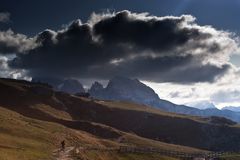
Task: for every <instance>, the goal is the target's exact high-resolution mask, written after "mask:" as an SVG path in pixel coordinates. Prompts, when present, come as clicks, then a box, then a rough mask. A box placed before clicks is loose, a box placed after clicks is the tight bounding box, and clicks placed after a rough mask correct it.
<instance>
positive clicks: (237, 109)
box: [222, 106, 240, 112]
mask: <svg viewBox="0 0 240 160" xmlns="http://www.w3.org/2000/svg"><path fill="white" fill-rule="evenodd" d="M222 110H230V111H234V112H240V107H231V106H229V107H223V108H222Z"/></svg>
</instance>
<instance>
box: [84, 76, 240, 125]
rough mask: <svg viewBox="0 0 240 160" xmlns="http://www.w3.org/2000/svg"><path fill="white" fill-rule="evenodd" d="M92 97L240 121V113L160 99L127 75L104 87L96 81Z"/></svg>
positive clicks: (91, 92) (91, 90)
mask: <svg viewBox="0 0 240 160" xmlns="http://www.w3.org/2000/svg"><path fill="white" fill-rule="evenodd" d="M89 93H90V95H91V96H92V97H94V98H97V99H103V100H119V101H131V102H135V103H138V104H144V105H148V106H151V107H154V108H158V109H161V110H164V111H168V112H174V113H180V114H188V115H197V116H205V117H206V116H220V117H225V118H228V119H231V120H233V121H236V122H240V114H239V113H236V112H233V111H230V110H227V111H224V110H219V109H217V108H214V107H212V108H206V109H197V108H193V107H189V106H185V105H177V104H174V103H172V102H169V101H167V100H163V99H160V98H159V96H158V95H157V94H156V93H155V92H154V90H153V89H152V88H150V87H148V86H146V85H145V84H143V83H141V82H140V81H139V80H137V79H129V78H126V77H114V78H113V79H111V80H110V81H109V83H108V85H107V86H106V87H105V88H104V87H103V86H102V85H101V84H100V83H99V82H95V83H94V84H93V85H92V87H91V88H90V90H89Z"/></svg>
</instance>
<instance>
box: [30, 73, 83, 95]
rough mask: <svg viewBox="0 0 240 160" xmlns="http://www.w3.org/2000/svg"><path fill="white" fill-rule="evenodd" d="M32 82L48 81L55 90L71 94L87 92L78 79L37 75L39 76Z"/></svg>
mask: <svg viewBox="0 0 240 160" xmlns="http://www.w3.org/2000/svg"><path fill="white" fill-rule="evenodd" d="M32 82H42V83H47V84H49V85H51V86H53V88H54V89H55V90H58V91H63V92H67V93H70V94H75V93H79V92H85V90H84V88H83V85H82V84H81V83H80V82H79V81H78V80H76V79H65V80H61V79H57V78H41V77H37V78H33V79H32Z"/></svg>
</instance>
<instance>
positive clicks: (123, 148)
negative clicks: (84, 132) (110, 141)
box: [78, 146, 236, 159]
mask: <svg viewBox="0 0 240 160" xmlns="http://www.w3.org/2000/svg"><path fill="white" fill-rule="evenodd" d="M78 149H79V150H85V151H90V150H96V151H103V152H111V151H117V152H119V153H156V154H160V155H164V156H169V157H175V158H181V159H193V158H197V157H198V158H205V159H211V158H218V157H220V156H223V155H231V154H236V152H210V153H200V152H198V153H185V152H179V151H171V150H164V149H159V148H154V147H127V146H120V147H112V148H103V147H79V148H78Z"/></svg>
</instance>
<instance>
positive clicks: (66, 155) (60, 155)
mask: <svg viewBox="0 0 240 160" xmlns="http://www.w3.org/2000/svg"><path fill="white" fill-rule="evenodd" d="M73 150H74V147H66V148H65V150H64V151H63V150H61V149H57V150H55V151H53V155H54V156H55V157H56V160H73V159H72V158H71V155H70V153H71V151H73Z"/></svg>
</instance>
